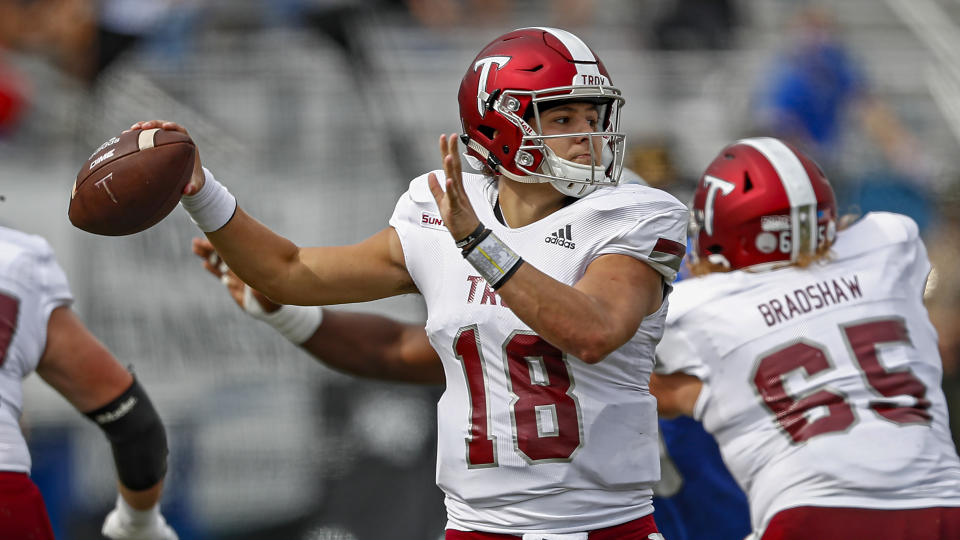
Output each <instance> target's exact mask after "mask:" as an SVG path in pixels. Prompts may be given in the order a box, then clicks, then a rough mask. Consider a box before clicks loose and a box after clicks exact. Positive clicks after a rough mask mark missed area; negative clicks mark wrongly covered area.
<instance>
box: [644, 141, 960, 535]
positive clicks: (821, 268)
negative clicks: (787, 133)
mask: <svg viewBox="0 0 960 540" xmlns="http://www.w3.org/2000/svg"><path fill="white" fill-rule="evenodd" d="M693 218H694V221H695V224H694V225H692V228H693V231H692V233H693V239H694V247H693V248H692V251H693V256H694V259H695V260H696V261H697V262H696V264H695V266H694V268H695V270H699V271H700V273H704V272H706V275H703V276H702V277H699V278H693V279H687V280H684V281H682V282H680V283H678V284H677V286H676V290H675V291H674V293H673V295H672V296H671V306H670V313H669V316H668V318H667V330H666V332H665V335H664V338H663V340H662V341H661V342H660V345H659V346H658V348H657V359H658V367H657V374H656V375H654V377H653V380H652V381H651V387H652V389H653V391H654V393H655V395H657V398H658V400H659V406H660V410H661V412H663V413H666V414H687V415H691V416H693V417H694V418H697V419H699V420H701V421H702V422H703V425H704V426H705V427H706V429H707V430H708V431H710V432H711V433H712V434H713V435H714V437H716V439H717V442H718V443H719V445H720V449H721V452H722V454H723V457H724V461H725V462H726V463H727V466H728V467H729V468H730V471H731V472H732V473H733V475H734V477H735V478H736V479H737V481H738V482H739V483H740V485H741V487H743V489H744V491H745V492H746V493H747V497H748V499H749V501H750V511H751V519H752V522H753V527H754V534H755V536H756V537H757V538H763V539H764V540H769V539H800V538H803V539H810V538H816V539H818V540H822V539H854V538H856V539H859V538H869V539H871V540H886V539H890V540H892V539H925V540H935V539H943V540H946V539H956V538H960V461H958V458H957V454H956V451H955V449H954V446H953V443H952V440H951V438H950V433H949V430H948V427H947V409H946V404H945V402H944V397H943V393H942V392H941V390H940V379H941V375H942V368H941V363H940V357H939V355H938V352H937V335H936V332H935V330H934V328H933V326H932V325H931V323H930V320H929V318H928V317H927V312H926V310H925V308H924V306H923V303H922V296H923V290H924V286H925V282H926V278H927V274H928V272H929V271H930V263H929V262H928V260H927V254H926V250H925V248H924V245H923V242H922V241H921V239H920V237H919V235H918V232H917V226H916V224H915V223H914V222H913V221H912V220H911V219H910V218H908V217H906V216H902V215H898V214H889V213H870V214H867V215H866V216H865V217H863V218H862V219H860V220H859V221H858V222H856V223H854V224H853V225H851V226H850V227H849V228H846V229H844V230H842V231H840V232H837V226H836V225H837V210H836V203H835V201H834V196H833V191H832V189H831V187H830V184H829V182H828V181H827V179H826V178H825V177H824V175H823V173H822V172H821V171H820V169H819V168H818V167H817V165H816V164H815V163H814V162H813V161H812V160H810V159H809V158H808V157H806V156H805V155H803V154H801V153H800V152H798V151H796V150H794V149H792V148H791V147H788V146H787V145H785V144H784V143H782V142H781V141H779V140H776V139H771V138H754V139H745V140H742V141H739V142H737V143H735V144H733V145H731V146H728V147H727V148H725V149H724V150H723V151H722V152H720V154H719V155H718V156H717V157H716V159H715V160H714V161H713V162H712V163H711V165H710V166H709V168H708V169H707V170H706V172H705V174H704V175H703V176H702V178H701V179H700V183H699V185H698V187H697V191H696V193H695V196H694V202H693Z"/></svg>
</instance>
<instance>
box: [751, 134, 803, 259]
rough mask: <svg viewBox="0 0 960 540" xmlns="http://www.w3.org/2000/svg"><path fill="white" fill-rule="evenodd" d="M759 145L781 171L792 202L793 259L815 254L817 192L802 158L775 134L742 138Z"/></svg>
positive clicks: (781, 179)
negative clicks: (775, 136) (801, 161)
mask: <svg viewBox="0 0 960 540" xmlns="http://www.w3.org/2000/svg"><path fill="white" fill-rule="evenodd" d="M739 142H740V143H742V144H746V145H749V146H752V147H754V148H756V149H757V150H758V151H759V152H760V153H761V154H763V155H764V157H766V158H767V161H769V162H770V164H771V165H773V169H774V170H775V171H777V176H779V177H780V182H781V183H782V184H783V189H784V190H785V191H786V192H787V199H788V200H789V201H790V229H791V230H792V231H793V236H794V237H793V238H791V239H790V240H791V242H790V243H791V253H790V258H791V260H796V258H797V256H798V255H799V254H800V253H813V252H814V251H816V248H817V195H816V193H814V191H813V184H811V183H810V177H809V176H808V175H807V171H806V169H804V168H803V164H802V163H800V159H799V158H797V156H796V154H794V153H793V151H792V150H790V148H789V147H788V146H787V145H785V144H783V142H781V141H779V140H777V139H774V138H771V137H756V138H751V139H743V140H741V141H739Z"/></svg>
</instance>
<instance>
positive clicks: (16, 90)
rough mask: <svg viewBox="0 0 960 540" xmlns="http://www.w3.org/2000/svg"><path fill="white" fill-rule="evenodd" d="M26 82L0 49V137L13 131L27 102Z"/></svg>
mask: <svg viewBox="0 0 960 540" xmlns="http://www.w3.org/2000/svg"><path fill="white" fill-rule="evenodd" d="M27 96H28V92H27V82H26V79H24V78H23V76H22V75H20V73H19V72H18V71H17V70H15V69H14V67H13V66H11V65H9V64H7V62H6V60H5V59H4V56H3V50H2V49H0V137H3V136H4V135H6V134H7V133H10V132H11V131H13V129H14V128H15V127H16V126H17V122H18V121H19V120H20V115H21V113H22V112H23V109H24V107H25V106H26V102H27Z"/></svg>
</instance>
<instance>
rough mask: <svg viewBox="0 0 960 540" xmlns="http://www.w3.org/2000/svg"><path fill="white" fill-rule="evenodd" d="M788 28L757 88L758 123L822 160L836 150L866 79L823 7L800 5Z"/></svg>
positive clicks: (763, 129) (768, 131)
mask: <svg viewBox="0 0 960 540" xmlns="http://www.w3.org/2000/svg"><path fill="white" fill-rule="evenodd" d="M788 30H789V32H790V36H789V39H788V40H787V43H786V45H785V50H784V51H783V52H781V53H780V54H779V55H777V56H776V57H775V58H774V60H773V63H772V65H773V68H772V71H771V72H770V74H769V77H768V78H767V80H766V81H764V87H763V88H762V89H761V96H760V98H759V99H760V103H759V111H758V113H759V115H758V119H757V120H758V123H759V126H758V127H759V128H760V130H761V131H766V132H767V133H768V134H769V135H774V136H777V137H779V138H781V139H784V140H786V141H787V142H790V143H793V144H794V145H796V146H798V147H799V148H800V149H801V150H804V151H806V152H809V153H811V154H813V155H814V156H815V157H817V158H819V159H821V160H822V159H824V158H826V157H828V156H829V155H830V154H831V153H833V152H835V151H838V148H837V145H838V143H839V142H840V132H841V126H842V125H843V122H844V120H845V117H846V116H847V114H848V112H849V111H850V109H851V107H852V106H853V105H854V104H856V103H857V100H858V99H859V98H861V97H863V96H864V91H865V86H866V81H865V79H864V76H863V74H862V73H861V72H860V70H859V68H858V67H857V65H856V63H855V62H854V60H853V59H852V58H851V55H850V52H849V51H848V50H847V47H846V45H845V44H844V43H843V42H842V41H841V40H840V37H839V36H838V34H837V28H836V26H835V24H834V21H833V18H832V17H831V16H830V14H829V13H828V12H827V11H826V10H824V9H821V8H809V7H808V8H803V9H801V10H800V11H799V12H798V13H797V14H796V16H795V17H794V19H793V21H792V22H791V25H790V27H789V28H788Z"/></svg>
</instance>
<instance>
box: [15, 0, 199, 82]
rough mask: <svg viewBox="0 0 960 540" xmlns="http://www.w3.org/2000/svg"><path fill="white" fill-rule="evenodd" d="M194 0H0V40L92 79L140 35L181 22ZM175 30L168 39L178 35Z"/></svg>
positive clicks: (150, 35)
mask: <svg viewBox="0 0 960 540" xmlns="http://www.w3.org/2000/svg"><path fill="white" fill-rule="evenodd" d="M199 5H200V0H33V1H27V0H15V1H7V2H0V46H2V47H5V48H10V49H16V50H21V51H25V52H30V53H35V54H39V55H41V56H43V57H45V58H47V59H48V60H49V61H50V62H51V63H52V64H53V65H55V66H56V67H58V68H59V69H60V70H61V71H63V72H64V73H66V74H68V75H70V76H72V77H74V78H75V79H77V80H78V81H80V82H82V83H84V84H86V85H92V84H94V83H95V82H96V80H97V78H98V77H99V75H100V74H101V73H103V72H104V71H105V70H106V69H107V68H108V67H109V66H110V65H111V64H113V62H114V61H116V60H117V59H118V58H120V56H121V55H122V54H123V53H125V52H126V51H128V50H131V49H132V48H133V47H134V46H136V45H138V44H140V43H141V42H142V41H144V40H146V39H148V38H153V37H156V36H158V35H161V36H166V35H168V34H169V32H171V31H173V32H176V31H177V30H179V29H182V28H184V25H183V24H170V23H171V22H173V23H176V22H178V21H182V20H184V19H185V18H189V17H190V16H192V15H195V14H196V13H197V12H198V8H199ZM183 38H184V35H183V33H182V32H181V33H176V35H174V36H172V37H171V38H170V40H169V41H171V42H181V41H183Z"/></svg>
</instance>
